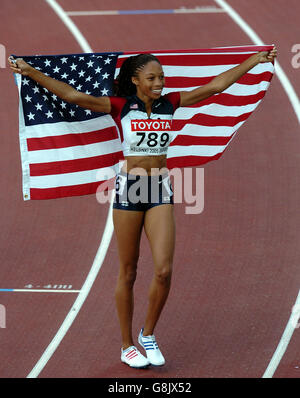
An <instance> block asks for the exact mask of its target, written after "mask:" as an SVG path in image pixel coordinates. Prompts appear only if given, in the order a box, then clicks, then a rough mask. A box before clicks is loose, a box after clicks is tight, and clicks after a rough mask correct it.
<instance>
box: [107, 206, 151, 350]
mask: <svg viewBox="0 0 300 398" xmlns="http://www.w3.org/2000/svg"><path fill="white" fill-rule="evenodd" d="M143 220H144V212H143V211H131V210H119V209H113V222H114V229H115V234H116V238H117V245H118V252H119V261H120V270H119V276H118V281H117V286H116V290H115V299H116V305H117V311H118V316H119V321H120V327H121V334H122V347H123V349H125V348H127V347H129V346H131V345H134V344H133V340H132V316H133V307H134V301H133V285H134V282H135V278H136V269H137V262H138V258H139V246H140V237H141V232H142V227H143Z"/></svg>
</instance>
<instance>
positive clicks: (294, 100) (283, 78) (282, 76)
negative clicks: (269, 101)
mask: <svg viewBox="0 0 300 398" xmlns="http://www.w3.org/2000/svg"><path fill="white" fill-rule="evenodd" d="M214 1H215V2H216V3H217V4H218V5H219V6H220V7H222V8H223V9H224V10H225V11H226V12H227V13H228V15H229V16H230V17H231V18H232V19H233V20H234V22H236V23H237V25H239V27H240V28H241V29H242V30H243V31H244V32H245V33H246V34H247V35H248V36H249V37H250V39H251V40H252V41H253V43H255V44H257V45H259V46H263V45H264V43H263V41H262V40H261V38H260V37H259V36H258V35H257V34H256V33H255V31H254V30H253V29H252V28H251V27H250V26H249V25H248V24H247V22H246V21H245V20H244V19H243V18H242V17H241V16H240V15H239V14H238V13H237V12H236V11H235V10H234V9H233V8H232V7H231V6H230V5H229V4H227V2H226V1H225V0H214ZM275 73H276V75H277V76H278V79H279V81H280V82H281V84H282V87H283V89H284V91H285V92H286V94H287V96H288V98H289V100H290V103H291V105H292V107H293V109H294V112H295V114H296V117H297V119H298V123H299V124H300V100H299V97H298V95H297V93H296V91H295V89H294V87H293V86H292V84H291V82H290V80H289V78H288V77H287V75H286V73H285V72H284V70H283V69H282V67H281V66H280V64H279V62H278V61H277V60H276V61H275Z"/></svg>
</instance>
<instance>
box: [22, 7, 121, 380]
mask: <svg viewBox="0 0 300 398" xmlns="http://www.w3.org/2000/svg"><path fill="white" fill-rule="evenodd" d="M45 1H46V2H47V3H48V4H49V6H50V7H52V8H53V10H54V11H55V12H56V14H57V15H58V16H59V18H60V19H61V20H62V21H63V23H64V24H65V25H66V26H67V28H68V29H69V30H70V31H71V33H72V34H73V36H74V38H75V39H76V41H77V42H78V44H79V45H80V47H81V48H82V50H83V51H84V52H88V53H91V52H93V50H92V48H91V47H90V45H89V43H88V42H87V40H86V39H85V38H84V36H83V35H82V33H81V32H80V31H79V29H78V28H77V26H76V25H75V24H74V22H73V21H72V20H71V19H70V17H69V16H68V15H66V13H65V11H64V10H63V8H62V7H61V6H60V5H59V4H58V3H57V2H56V0H45ZM112 205H113V200H111V203H110V207H109V211H108V214H107V219H106V225H105V229H104V232H103V235H102V240H101V243H100V245H99V248H98V250H97V253H96V256H95V259H94V262H93V264H92V267H91V269H90V271H89V274H88V276H87V278H86V280H85V282H84V284H83V286H82V288H81V290H80V292H79V294H78V296H77V298H76V300H75V302H74V304H73V306H72V308H71V309H70V311H69V313H68V314H67V316H66V318H65V319H64V321H63V323H62V324H61V326H60V328H59V329H58V331H57V333H56V335H55V336H54V338H53V339H52V341H51V342H50V344H49V345H48V347H47V348H46V350H45V351H44V353H43V354H42V356H41V357H40V359H39V360H38V362H37V363H36V364H35V366H34V367H33V369H32V370H31V372H30V373H29V374H28V376H27V378H36V377H38V375H39V374H40V373H41V371H42V370H43V369H44V367H45V366H46V364H47V362H48V361H49V359H50V358H51V357H52V355H53V353H54V352H55V351H56V349H57V347H58V346H59V344H60V343H61V341H62V339H63V338H64V336H65V335H66V333H67V332H68V330H69V328H70V327H71V325H72V323H73V321H74V320H75V318H76V316H77V315H78V313H79V311H80V309H81V307H82V305H83V303H84V302H85V300H86V298H87V296H88V294H89V292H90V290H91V288H92V286H93V283H94V281H95V279H96V277H97V275H98V273H99V271H100V268H101V266H102V264H103V261H104V258H105V256H106V253H107V250H108V247H109V245H110V241H111V238H112V235H113V231H114V228H113V222H112Z"/></svg>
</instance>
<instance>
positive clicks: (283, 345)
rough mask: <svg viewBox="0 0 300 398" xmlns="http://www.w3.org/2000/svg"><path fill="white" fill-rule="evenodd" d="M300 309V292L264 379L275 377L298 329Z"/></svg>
mask: <svg viewBox="0 0 300 398" xmlns="http://www.w3.org/2000/svg"><path fill="white" fill-rule="evenodd" d="M299 307H300V290H299V293H298V296H297V299H296V301H295V305H294V307H293V309H295V310H292V313H291V316H290V319H289V320H288V323H287V325H286V327H285V330H284V332H283V334H282V336H281V339H280V341H279V343H278V346H277V348H276V350H275V352H274V354H273V356H272V358H271V361H270V363H269V365H268V367H267V369H266V370H265V373H264V374H263V376H262V378H263V379H270V378H272V377H273V375H274V373H275V371H276V369H277V367H278V365H279V363H280V361H281V359H282V357H283V355H284V353H285V351H286V349H287V347H288V345H289V342H290V341H291V338H292V336H293V333H294V331H295V329H296V327H298V325H297V322H298V320H299V311H298V309H299Z"/></svg>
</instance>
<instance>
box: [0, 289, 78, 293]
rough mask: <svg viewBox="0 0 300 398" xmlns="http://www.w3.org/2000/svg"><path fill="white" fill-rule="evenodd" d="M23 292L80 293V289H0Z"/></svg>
mask: <svg viewBox="0 0 300 398" xmlns="http://www.w3.org/2000/svg"><path fill="white" fill-rule="evenodd" d="M5 291H10V292H21V293H24V292H26V293H80V290H67V289H65V290H63V289H11V290H10V289H7V290H6V289H0V292H5Z"/></svg>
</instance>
